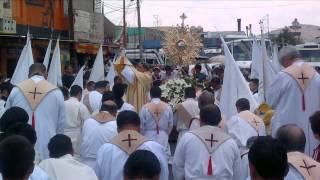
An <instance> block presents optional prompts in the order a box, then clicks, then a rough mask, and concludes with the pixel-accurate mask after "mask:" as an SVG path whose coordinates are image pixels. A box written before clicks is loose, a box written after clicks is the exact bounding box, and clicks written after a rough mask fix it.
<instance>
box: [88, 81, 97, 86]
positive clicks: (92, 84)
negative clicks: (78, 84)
mask: <svg viewBox="0 0 320 180" xmlns="http://www.w3.org/2000/svg"><path fill="white" fill-rule="evenodd" d="M95 84H96V83H95V82H94V81H89V82H88V83H87V86H95Z"/></svg>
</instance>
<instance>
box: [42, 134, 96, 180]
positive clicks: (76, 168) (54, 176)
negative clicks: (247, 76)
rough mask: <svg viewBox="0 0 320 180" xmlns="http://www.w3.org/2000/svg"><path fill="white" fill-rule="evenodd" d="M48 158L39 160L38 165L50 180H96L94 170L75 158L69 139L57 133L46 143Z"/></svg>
mask: <svg viewBox="0 0 320 180" xmlns="http://www.w3.org/2000/svg"><path fill="white" fill-rule="evenodd" d="M48 149H49V151H50V158H48V159H45V160H43V161H41V162H40V164H39V166H40V168H41V169H43V170H44V171H45V172H46V173H47V174H48V175H49V177H50V180H72V179H74V180H98V178H97V176H96V175H95V173H94V170H93V169H92V168H90V167H89V166H86V165H85V164H82V163H80V162H78V161H77V160H75V158H74V157H73V149H72V143H71V139H70V138H69V137H68V136H66V135H63V134H57V135H55V136H54V137H52V138H51V139H50V142H49V144H48Z"/></svg>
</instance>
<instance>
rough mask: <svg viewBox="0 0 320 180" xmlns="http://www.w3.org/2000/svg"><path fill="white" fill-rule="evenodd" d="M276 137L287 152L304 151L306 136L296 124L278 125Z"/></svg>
mask: <svg viewBox="0 0 320 180" xmlns="http://www.w3.org/2000/svg"><path fill="white" fill-rule="evenodd" d="M276 137H277V139H279V140H280V141H281V142H282V143H283V144H284V145H285V146H286V147H287V151H288V152H292V151H299V152H302V153H303V152H304V147H305V145H306V136H305V134H304V132H303V130H302V129H301V128H300V127H298V126H297V125H294V124H288V125H284V126H282V127H280V128H279V129H278V131H277V134H276Z"/></svg>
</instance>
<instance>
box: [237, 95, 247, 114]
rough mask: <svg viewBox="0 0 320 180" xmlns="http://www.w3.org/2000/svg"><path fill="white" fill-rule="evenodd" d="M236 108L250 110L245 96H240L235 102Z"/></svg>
mask: <svg viewBox="0 0 320 180" xmlns="http://www.w3.org/2000/svg"><path fill="white" fill-rule="evenodd" d="M236 107H237V109H238V110H239V111H240V112H241V111H249V110H250V102H249V100H248V99H246V98H240V99H238V100H237V102H236Z"/></svg>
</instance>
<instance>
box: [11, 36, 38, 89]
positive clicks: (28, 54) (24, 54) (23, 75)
mask: <svg viewBox="0 0 320 180" xmlns="http://www.w3.org/2000/svg"><path fill="white" fill-rule="evenodd" d="M33 62H34V61H33V55H32V47H31V39H30V34H29V33H28V34H27V42H26V45H25V46H24V47H23V49H22V51H21V55H20V57H19V60H18V63H17V66H16V68H15V70H14V73H13V75H12V78H11V81H10V82H11V84H13V85H17V84H19V83H21V82H22V81H24V80H26V79H28V74H29V67H30V66H31V65H32V64H33Z"/></svg>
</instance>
